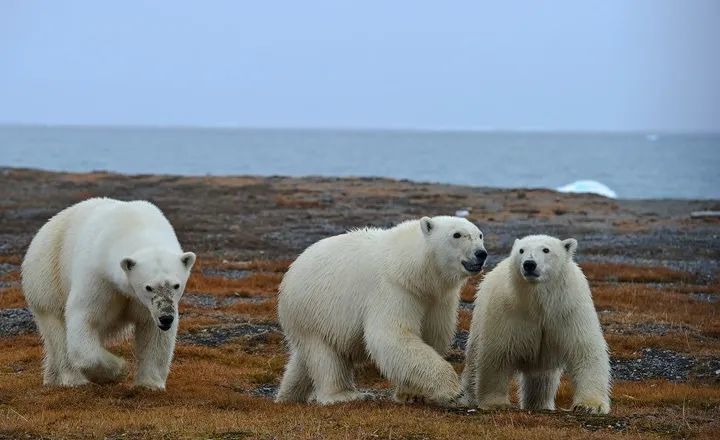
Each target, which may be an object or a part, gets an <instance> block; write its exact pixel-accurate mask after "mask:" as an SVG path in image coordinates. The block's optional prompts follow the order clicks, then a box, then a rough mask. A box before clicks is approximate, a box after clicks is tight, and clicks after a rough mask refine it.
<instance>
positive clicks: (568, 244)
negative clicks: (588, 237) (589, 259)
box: [562, 238, 578, 257]
mask: <svg viewBox="0 0 720 440" xmlns="http://www.w3.org/2000/svg"><path fill="white" fill-rule="evenodd" d="M562 245H563V247H564V248H565V250H566V251H567V252H568V254H569V255H570V256H571V257H572V256H573V255H575V251H576V250H577V245H578V242H577V240H575V239H574V238H568V239H567V240H563V241H562Z"/></svg>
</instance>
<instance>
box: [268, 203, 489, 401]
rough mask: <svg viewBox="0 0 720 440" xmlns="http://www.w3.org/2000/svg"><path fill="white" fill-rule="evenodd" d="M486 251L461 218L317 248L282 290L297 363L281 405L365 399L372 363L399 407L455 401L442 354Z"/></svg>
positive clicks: (411, 224)
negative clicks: (361, 388) (358, 365)
mask: <svg viewBox="0 0 720 440" xmlns="http://www.w3.org/2000/svg"><path fill="white" fill-rule="evenodd" d="M455 233H460V237H459V238H454V237H453V235H454V234H455ZM480 251H482V252H484V248H483V239H482V234H481V233H480V231H479V230H478V228H477V227H476V226H475V225H473V224H472V223H470V222H469V221H467V220H465V219H461V218H455V217H434V218H432V219H431V218H427V217H424V218H423V219H421V220H414V221H408V222H405V223H402V224H400V225H398V226H396V227H394V228H392V229H386V230H383V229H375V228H368V229H361V230H355V231H351V232H348V233H346V234H342V235H338V236H335V237H330V238H326V239H324V240H321V241H319V242H317V243H315V244H313V245H312V246H310V247H309V248H308V249H307V250H305V252H303V253H302V254H301V255H300V256H299V257H298V258H297V260H295V262H294V263H293V264H292V266H291V267H290V270H289V271H288V273H287V274H286V275H285V277H284V279H283V281H282V284H281V286H280V296H279V303H278V313H279V318H280V324H281V325H282V328H283V331H284V332H285V336H286V338H287V341H288V343H289V346H290V360H289V362H288V364H287V367H286V370H285V375H284V377H283V380H282V384H281V385H280V389H279V391H278V396H277V400H278V401H310V400H315V401H317V402H319V403H321V404H330V403H334V402H343V401H348V400H354V399H358V398H363V397H364V396H363V394H362V393H360V392H358V391H357V390H356V389H355V387H354V384H353V364H354V362H355V361H358V360H364V359H366V358H367V357H368V356H369V357H370V358H371V359H372V360H373V361H374V362H375V364H376V365H377V367H378V368H379V369H380V371H381V373H382V374H383V375H384V376H386V377H387V378H389V379H390V380H391V381H392V382H393V383H394V384H395V385H396V386H397V389H396V394H395V397H396V399H397V400H399V401H409V400H414V399H418V398H427V399H428V400H432V401H435V402H439V403H443V402H448V401H451V400H452V399H454V398H455V397H456V396H458V394H459V393H460V384H459V380H458V377H457V374H456V373H455V371H454V370H453V368H452V366H451V365H450V364H449V363H448V362H447V361H445V359H443V355H444V354H445V352H446V351H447V350H448V348H449V346H450V344H451V342H452V338H453V335H454V334H455V325H456V320H457V308H458V301H459V291H460V288H461V287H462V286H463V284H464V283H465V282H466V280H467V278H468V277H469V275H470V272H468V270H466V269H465V268H464V266H463V264H462V261H465V262H466V263H468V262H470V263H475V264H476V267H474V268H473V269H474V270H478V271H479V270H480V268H481V267H482V263H481V262H480V260H479V259H478V257H477V256H476V255H475V254H474V253H475V252H480ZM482 261H483V262H484V257H482Z"/></svg>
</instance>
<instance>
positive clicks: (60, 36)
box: [0, 0, 720, 132]
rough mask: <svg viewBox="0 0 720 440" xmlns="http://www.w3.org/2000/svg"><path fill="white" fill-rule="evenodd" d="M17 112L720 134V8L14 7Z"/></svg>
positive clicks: (275, 123)
mask: <svg viewBox="0 0 720 440" xmlns="http://www.w3.org/2000/svg"><path fill="white" fill-rule="evenodd" d="M0 122H6V123H13V122H20V123H49V124H105V125H203V126H252V127H257V126H262V127H356V128H362V127H378V128H379V127H382V128H427V129H445V128H460V129H487V128H496V129H545V130H557V129H559V130H587V129H589V130H651V131H655V130H658V131H715V132H717V131H720V1H718V0H706V1H700V0H687V1H680V0H649V1H639V0H632V1H628V0H612V1H597V2H590V1H587V2H586V1H547V2H533V1H522V2H521V1H504V2H497V3H493V4H491V3H489V2H478V1H463V2H439V1H427V2H426V1H379V0H378V1H375V0H373V1H362V2H353V4H350V2H345V1H339V0H334V1H333V0H328V1H292V2H291V1H289V0H288V1H285V2H279V1H262V2H260V1H256V2H249V1H248V2H243V1H205V2H201V1H192V2H191V1H179V0H163V1H160V0H154V1H118V2H114V4H112V5H111V4H110V2H104V1H93V0H78V1H71V0H64V1H51V0H47V1H43V2H41V1H35V2H31V1H27V0H5V1H2V2H0Z"/></svg>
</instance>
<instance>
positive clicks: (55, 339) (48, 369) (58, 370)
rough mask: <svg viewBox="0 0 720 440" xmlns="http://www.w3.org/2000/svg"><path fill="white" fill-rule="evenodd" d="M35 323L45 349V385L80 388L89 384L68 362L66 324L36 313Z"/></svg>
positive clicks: (47, 315) (55, 318) (44, 314)
mask: <svg viewBox="0 0 720 440" xmlns="http://www.w3.org/2000/svg"><path fill="white" fill-rule="evenodd" d="M35 322H36V323H37V326H38V331H39V332H40V335H41V336H42V339H43V345H44V349H45V359H44V361H43V385H51V386H78V385H84V384H86V383H88V381H87V379H85V377H83V375H82V374H81V373H80V372H79V371H77V370H76V369H75V368H73V367H72V365H71V364H70V361H69V360H68V355H67V343H66V340H65V334H66V329H65V322H64V321H63V320H61V319H60V318H57V317H55V316H53V315H50V314H46V313H35Z"/></svg>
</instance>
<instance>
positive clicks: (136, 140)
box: [0, 126, 720, 199]
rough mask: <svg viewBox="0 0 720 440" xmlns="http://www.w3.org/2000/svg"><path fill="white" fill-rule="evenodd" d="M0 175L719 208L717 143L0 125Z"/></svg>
mask: <svg viewBox="0 0 720 440" xmlns="http://www.w3.org/2000/svg"><path fill="white" fill-rule="evenodd" d="M0 166H8V167H29V168H41V169H47V170H60V171H93V170H107V171H115V172H121V173H129V174H147V173H153V174H155V173H157V174H186V175H206V174H210V175H237V174H252V175H264V176H267V175H287V176H307V175H323V176H382V177H393V178H397V179H411V180H415V181H425V182H442V183H455V184H462V185H474V186H491V187H501V188H517V187H527V188H553V189H554V188H558V187H560V186H562V185H566V184H568V183H571V182H573V181H576V180H585V179H590V180H596V181H599V182H602V183H604V184H605V185H607V186H608V187H609V188H611V189H612V190H613V191H615V192H616V193H617V194H618V197H620V198H693V199H696V198H697V199H720V135H680V134H672V135H670V134H668V135H662V134H661V135H646V134H598V133H526V132H469V131H468V132H460V131H457V132H452V131H448V132H442V131H381V130H377V131H372V130H368V131H356V130H291V129H287V130H284V129H283V130H280V129H278V130H274V129H210V128H208V129H205V128H108V127H41V126H0Z"/></svg>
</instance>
